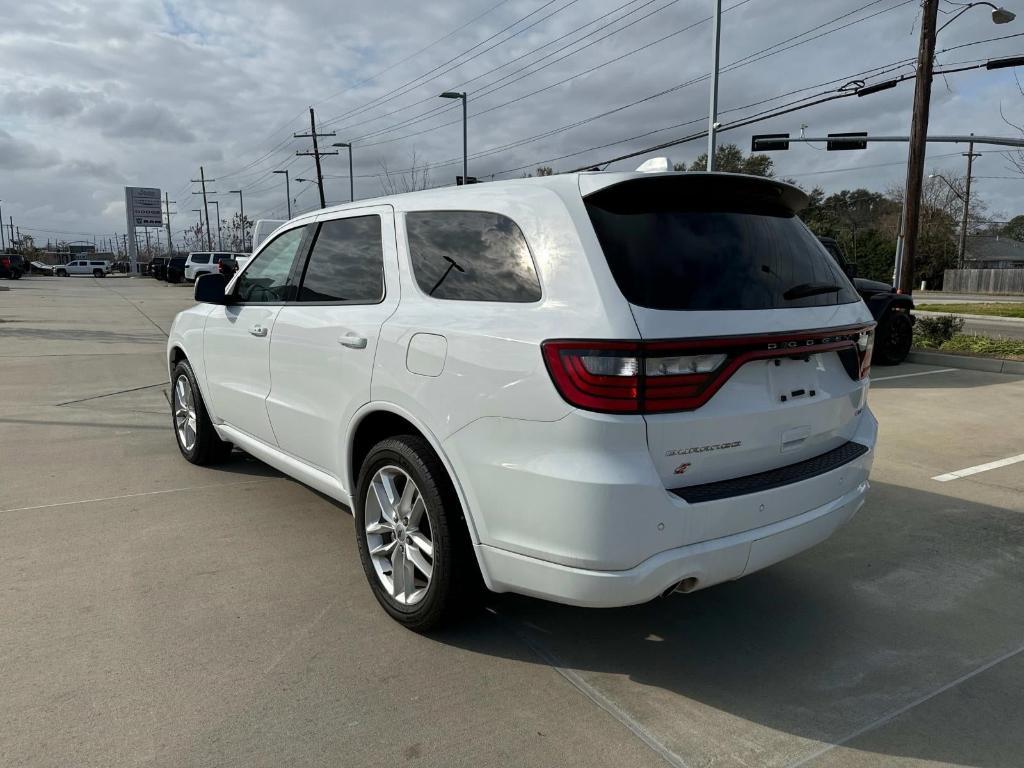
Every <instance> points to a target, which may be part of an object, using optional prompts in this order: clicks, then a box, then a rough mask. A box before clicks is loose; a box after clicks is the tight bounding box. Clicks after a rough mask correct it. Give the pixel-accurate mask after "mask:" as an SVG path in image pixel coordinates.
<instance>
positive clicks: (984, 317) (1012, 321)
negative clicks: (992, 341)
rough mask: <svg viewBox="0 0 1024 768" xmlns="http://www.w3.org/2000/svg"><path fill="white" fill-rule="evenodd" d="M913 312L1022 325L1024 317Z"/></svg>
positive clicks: (930, 315)
mask: <svg viewBox="0 0 1024 768" xmlns="http://www.w3.org/2000/svg"><path fill="white" fill-rule="evenodd" d="M914 314H915V315H919V316H921V317H950V316H953V317H962V318H963V319H964V320H984V321H986V322H988V321H990V320H991V321H995V323H996V324H999V323H1000V322H1005V323H1007V324H1009V325H1017V324H1021V325H1024V317H1004V316H1003V315H965V314H963V313H961V312H931V311H928V312H925V311H924V310H920V309H915V310H914Z"/></svg>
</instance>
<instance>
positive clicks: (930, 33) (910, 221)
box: [896, 0, 939, 294]
mask: <svg viewBox="0 0 1024 768" xmlns="http://www.w3.org/2000/svg"><path fill="white" fill-rule="evenodd" d="M938 15H939V0H923V2H922V3H921V40H920V43H919V45H918V51H917V77H916V78H915V79H914V116H913V118H912V119H911V122H910V154H909V157H908V158H907V185H906V189H905V191H904V193H903V194H904V200H905V204H904V213H903V219H904V220H903V257H902V259H901V260H900V273H899V280H898V281H897V283H896V288H897V290H898V291H899V292H900V293H906V294H910V293H913V291H914V259H915V257H916V256H917V232H918V229H919V226H920V223H921V187H922V185H923V184H924V155H925V148H926V147H927V143H926V142H927V138H928V112H929V110H930V108H931V96H932V64H933V62H934V60H935V34H936V32H935V26H936V22H937V20H938Z"/></svg>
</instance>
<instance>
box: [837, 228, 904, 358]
mask: <svg viewBox="0 0 1024 768" xmlns="http://www.w3.org/2000/svg"><path fill="white" fill-rule="evenodd" d="M818 239H819V240H820V241H821V244H822V245H824V246H825V250H827V251H828V252H829V253H830V254H832V257H833V258H834V259H835V260H836V261H837V262H839V266H840V267H842V268H843V272H845V273H846V275H847V277H849V278H850V280H851V281H852V282H853V287H854V288H856V289H857V293H859V294H860V296H861V298H862V299H864V303H865V304H867V305H868V309H869V310H871V314H872V315H873V316H874V318H875V321H876V322H877V323H878V327H877V328H875V351H874V353H873V354H872V358H871V359H872V361H873V362H875V363H878V364H879V365H896V364H898V363H902V362H903V361H904V360H906V359H907V355H908V354H909V353H910V345H911V343H912V342H913V336H914V316H913V315H912V314H911V310H913V309H914V300H913V299H912V298H910V297H909V296H907V295H906V294H902V293H897V292H896V289H895V288H893V287H892V286H891V285H889V284H888V283H883V282H880V281H878V280H868V279H867V278H864V277H857V270H856V267H855V265H853V264H851V263H850V262H849V261H847V259H846V254H844V253H843V249H842V248H840V247H839V243H837V242H836V241H835V240H834V239H833V238H831V237H819V238H818Z"/></svg>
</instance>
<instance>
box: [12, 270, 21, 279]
mask: <svg viewBox="0 0 1024 768" xmlns="http://www.w3.org/2000/svg"><path fill="white" fill-rule="evenodd" d="M20 279H21V272H19V271H18V270H14V271H13V272H11V280H20Z"/></svg>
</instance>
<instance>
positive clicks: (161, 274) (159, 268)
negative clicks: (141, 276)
mask: <svg viewBox="0 0 1024 768" xmlns="http://www.w3.org/2000/svg"><path fill="white" fill-rule="evenodd" d="M166 270H167V257H166V256H154V257H153V258H152V259H151V260H150V262H149V273H148V274H149V276H150V277H155V278H156V279H157V280H163V279H164V278H165V277H167V271H166Z"/></svg>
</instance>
